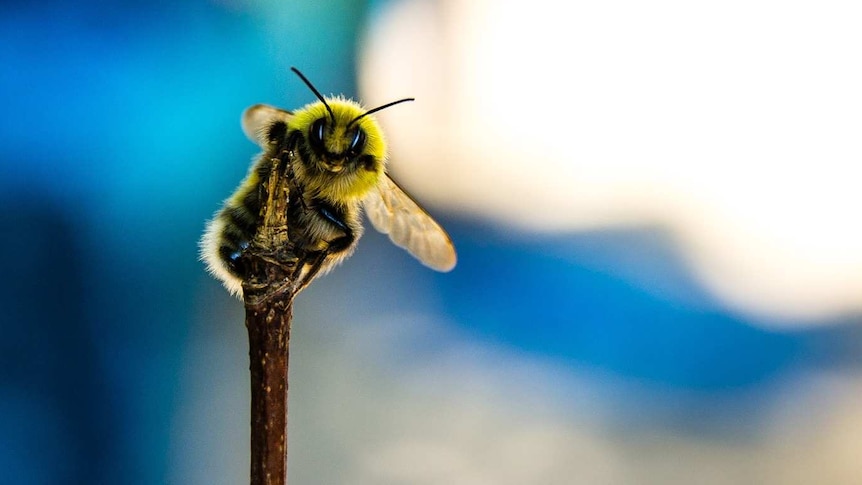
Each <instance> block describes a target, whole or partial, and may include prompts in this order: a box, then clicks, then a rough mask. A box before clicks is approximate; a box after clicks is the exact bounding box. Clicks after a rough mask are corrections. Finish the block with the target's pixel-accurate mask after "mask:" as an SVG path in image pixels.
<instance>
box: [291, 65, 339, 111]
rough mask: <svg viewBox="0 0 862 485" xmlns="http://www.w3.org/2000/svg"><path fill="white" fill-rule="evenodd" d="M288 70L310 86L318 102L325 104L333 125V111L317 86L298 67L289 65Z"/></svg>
mask: <svg viewBox="0 0 862 485" xmlns="http://www.w3.org/2000/svg"><path fill="white" fill-rule="evenodd" d="M290 70H291V71H293V72H295V73H296V75H297V76H299V78H300V79H302V82H304V83H305V85H306V86H308V87H309V88H311V92H313V93H314V95H315V96H317V99H319V100H320V102H321V103H323V105H324V106H326V111H329V117H330V118H331V119H332V124H333V125H334V124H335V113H333V112H332V108H330V107H329V105H328V104H326V99H324V98H323V96H322V95H321V94H320V91H318V90H317V88H315V87H314V85H313V84H311V81H309V80H308V78H307V77H305V76H304V75H303V74H302V73H301V72H299V69H297V68H295V67H291V68H290Z"/></svg>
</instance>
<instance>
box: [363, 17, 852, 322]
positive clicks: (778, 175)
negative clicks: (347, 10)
mask: <svg viewBox="0 0 862 485" xmlns="http://www.w3.org/2000/svg"><path fill="white" fill-rule="evenodd" d="M859 25H862V4H858V3H857V2H851V1H843V2H842V1H827V2H814V1H802V2H792V3H786V2H776V1H762V0H755V1H729V2H720V3H691V2H683V1H659V2H646V3H645V2H634V1H611V2H584V3H565V4H563V3H560V2H552V1H550V0H532V1H529V2H527V1H504V2H489V1H475V2H455V1H441V2H432V1H429V0H415V1H407V2H393V3H391V4H389V5H388V8H386V9H385V10H383V11H382V12H381V13H380V15H379V16H378V17H377V19H376V22H375V23H374V25H373V28H372V29H371V30H370V31H369V35H368V37H367V42H366V43H365V44H364V47H365V49H364V52H363V57H362V62H361V73H360V82H361V87H362V89H363V90H364V92H365V93H366V94H365V96H364V98H366V99H367V100H368V102H369V104H374V103H376V102H384V101H387V100H391V99H395V98H396V97H397V96H402V95H412V96H415V97H416V98H417V102H416V103H414V106H411V107H410V109H409V110H408V109H400V110H390V111H386V112H382V113H380V117H381V118H382V119H383V122H384V124H385V126H386V129H387V133H388V134H389V136H390V139H391V144H392V146H393V152H394V156H393V161H392V164H391V169H392V171H393V173H394V174H395V176H396V177H398V178H399V179H400V180H403V181H404V183H405V184H406V185H407V186H408V187H409V188H410V189H411V190H412V191H413V192H415V193H416V194H417V195H418V196H419V198H420V199H421V200H424V201H427V202H428V203H429V204H432V205H436V206H445V207H449V208H450V209H452V210H458V211H467V212H471V213H475V214H481V215H484V216H488V217H491V218H495V219H498V220H501V221H505V222H506V223H510V224H515V225H519V226H521V227H525V228H529V229H532V230H537V231H567V230H580V229H594V228H601V227H607V226H610V225H628V224H637V225H644V224H655V225H660V226H666V227H669V228H670V229H671V230H672V231H673V232H674V234H676V235H677V237H678V240H679V241H680V244H681V247H682V249H683V251H684V252H685V255H686V257H687V258H688V259H689V260H690V261H691V263H692V265H693V267H694V268H695V270H696V271H697V273H698V275H699V276H700V277H701V278H702V279H703V281H704V283H705V284H706V285H707V286H708V287H710V288H711V289H712V290H713V291H714V292H716V293H717V294H718V295H719V296H720V297H723V298H724V299H725V301H727V302H728V303H729V304H731V305H733V306H735V307H736V308H739V309H741V310H744V311H747V312H749V313H755V314H765V315H769V316H780V317H789V318H791V319H793V318H799V319H805V318H812V317H828V316H832V315H837V314H841V313H843V312H851V311H859V310H862V250H860V248H862V225H860V224H859V215H858V213H859V209H860V207H862V191H860V190H859V189H858V187H859V185H860V184H859V181H860V175H862V170H860V168H859V167H860V165H862V142H860V140H862V137H860V134H862V90H860V89H859V86H862V64H860V63H859V62H857V60H858V59H860V58H862V29H859V28H858V26H859ZM396 111H397V112H396Z"/></svg>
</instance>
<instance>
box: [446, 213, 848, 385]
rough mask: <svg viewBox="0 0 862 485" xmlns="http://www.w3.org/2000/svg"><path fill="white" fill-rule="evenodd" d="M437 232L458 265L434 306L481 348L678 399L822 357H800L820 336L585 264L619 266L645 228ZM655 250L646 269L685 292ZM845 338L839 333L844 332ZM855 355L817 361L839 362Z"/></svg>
mask: <svg viewBox="0 0 862 485" xmlns="http://www.w3.org/2000/svg"><path fill="white" fill-rule="evenodd" d="M449 228H450V231H451V233H452V235H453V238H454V239H455V241H456V242H457V244H458V251H459V262H458V267H457V270H456V271H453V272H452V273H450V274H446V275H445V276H441V277H440V278H439V280H438V281H439V282H440V288H441V291H442V292H443V294H444V298H443V301H445V302H446V305H447V307H448V308H447V309H448V311H449V313H450V315H451V316H452V317H453V318H455V319H456V320H457V321H458V322H460V323H462V324H463V325H464V326H465V327H467V328H469V329H471V330H472V331H473V332H475V333H476V334H478V335H481V336H482V337H483V338H487V339H491V340H495V341H499V342H502V343H505V344H507V345H510V346H513V347H516V348H520V349H524V350H527V351H529V352H534V353H537V354H543V355H551V356H557V357H561V358H564V359H566V360H569V361H571V362H573V363H577V364H581V365H587V366H594V367H598V368H602V369H605V370H606V371H609V372H612V373H616V374H619V375H622V376H626V377H632V378H636V379H639V380H642V381H644V382H652V383H654V384H655V385H659V386H669V387H673V388H679V389H690V390H708V391H709V390H711V391H719V390H729V389H733V388H739V387H745V386H750V385H754V384H759V383H763V382H764V381H769V380H773V379H776V378H780V377H783V376H786V375H787V373H792V372H796V371H798V370H799V369H800V368H801V367H805V366H810V365H812V364H813V363H814V362H815V360H820V359H822V358H824V357H825V356H824V355H823V354H822V353H821V354H818V355H819V358H817V359H815V358H814V355H815V354H814V353H813V352H812V349H813V346H816V345H817V344H815V343H814V342H822V339H823V338H825V337H823V336H821V337H820V338H818V339H814V337H815V336H816V335H819V334H820V333H822V332H823V331H799V332H790V331H787V332H778V331H770V330H767V329H765V328H763V327H761V326H757V324H759V323H762V322H757V321H746V320H744V319H742V318H740V317H738V316H735V315H733V314H731V313H730V312H729V311H728V310H726V309H722V308H721V307H720V306H718V305H717V304H714V303H712V302H709V301H708V300H701V301H695V302H694V303H692V302H691V301H675V300H673V299H669V298H668V297H667V296H664V297H661V296H657V292H655V291H654V289H652V288H649V287H647V286H642V285H638V284H634V283H633V282H632V279H631V278H623V277H621V276H620V275H619V274H615V273H614V271H613V265H612V264H611V265H606V266H605V267H604V268H597V267H596V264H595V263H594V261H591V257H593V256H596V251H595V250H596V248H604V249H603V251H602V254H601V255H600V256H599V257H598V258H597V259H603V260H605V261H606V262H608V261H610V262H613V260H614V259H616V260H617V261H625V260H626V259H627V255H626V252H627V251H629V252H632V251H641V250H642V248H640V247H639V246H641V245H642V244H643V242H644V241H645V240H646V241H648V240H651V239H653V240H654V239H655V238H654V237H651V236H650V234H649V233H650V232H652V231H651V230H649V229H645V230H631V231H608V232H598V233H581V234H571V235H569V236H564V237H560V236H555V237H547V238H542V237H537V236H532V237H531V239H529V240H526V239H523V238H521V239H519V237H518V236H515V237H504V236H502V235H501V234H500V233H499V232H497V231H495V230H494V229H493V228H489V227H485V228H483V227H481V226H476V225H471V224H467V223H463V222H461V223H459V222H454V223H451V224H450V225H449ZM656 231H657V230H656ZM657 249H658V250H656V251H653V254H652V255H651V258H652V263H653V266H654V267H653V270H661V268H663V267H666V268H670V274H671V276H672V278H675V279H680V278H681V277H682V278H685V279H684V280H683V281H677V283H679V284H681V285H683V286H688V287H697V283H696V282H695V281H693V280H692V279H691V278H690V277H686V276H685V273H684V272H683V271H680V267H681V263H680V262H679V261H678V260H677V259H676V258H675V257H673V252H672V251H671V248H667V247H666V248H664V250H661V248H657ZM848 322H853V319H852V318H849V319H848ZM856 323H858V319H857V320H856ZM855 328H856V325H852V324H848V325H847V327H846V328H845V329H844V331H845V332H846V331H848V330H850V329H855ZM841 333H843V332H841ZM837 340H840V338H839V339H837ZM857 347H858V345H848V346H847V348H846V349H845V352H836V353H835V354H832V355H830V356H829V357H828V358H829V359H846V357H842V356H845V355H855V353H856V350H857Z"/></svg>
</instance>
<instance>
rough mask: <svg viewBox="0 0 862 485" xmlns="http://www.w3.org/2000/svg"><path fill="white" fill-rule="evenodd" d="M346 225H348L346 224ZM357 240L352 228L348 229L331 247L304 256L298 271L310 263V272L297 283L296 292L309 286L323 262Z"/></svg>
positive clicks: (330, 244)
mask: <svg viewBox="0 0 862 485" xmlns="http://www.w3.org/2000/svg"><path fill="white" fill-rule="evenodd" d="M345 227H346V226H345ZM355 241H356V236H355V235H354V232H353V231H351V230H349V229H348V230H347V234H346V235H344V236H342V237H339V238H338V239H335V240H334V241H332V242H330V243H329V247H327V248H326V249H324V250H322V251H315V252H314V253H311V254H310V255H309V256H308V257H306V258H304V261H303V264H302V265H300V266H299V267H298V269H297V271H302V267H303V266H305V265H309V269H308V272H306V273H305V276H303V278H302V281H301V282H300V283H299V285H297V290H296V292H297V293H299V292H300V291H302V290H303V289H305V287H306V286H308V285H309V284H310V283H311V281H312V280H314V278H315V277H316V276H317V274H318V273H319V272H320V270H321V269H322V268H323V264H324V263H325V262H326V260H327V259H328V258H331V257H333V256H335V257H337V255H338V254H339V253H342V252H344V251H346V250H347V249H348V248H350V246H351V245H352V244H353V243H354V242H355Z"/></svg>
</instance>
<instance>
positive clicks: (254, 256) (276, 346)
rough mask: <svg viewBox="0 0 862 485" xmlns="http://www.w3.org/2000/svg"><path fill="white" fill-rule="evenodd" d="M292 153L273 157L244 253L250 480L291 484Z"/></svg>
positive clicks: (294, 274)
mask: <svg viewBox="0 0 862 485" xmlns="http://www.w3.org/2000/svg"><path fill="white" fill-rule="evenodd" d="M289 156H290V155H289V154H288V153H287V152H283V153H282V154H281V156H280V157H278V158H272V159H271V160H272V163H273V167H272V170H271V171H270V173H269V179H268V180H267V181H266V183H265V184H263V187H262V193H261V195H262V197H261V212H260V214H261V218H260V221H261V223H260V225H259V226H258V230H257V233H256V234H255V237H254V240H253V241H252V242H251V243H250V244H249V247H248V248H247V249H246V250H245V251H244V252H243V255H242V256H241V264H242V265H243V268H244V269H245V271H246V275H247V277H246V279H245V281H244V282H243V300H244V301H245V325H246V327H247V329H248V343H249V359H250V365H249V370H250V371H251V482H250V483H251V485H286V484H287V391H288V355H289V349H290V324H291V319H292V317H293V311H292V309H293V297H294V296H295V295H296V292H297V289H298V288H297V279H298V275H299V271H296V269H297V268H300V267H301V265H299V264H298V258H297V257H296V255H295V254H294V251H293V245H292V244H291V243H290V241H289V239H288V230H287V212H288V211H287V206H288V203H289V201H290V200H291V198H290V195H291V194H290V185H291V184H290V183H289V177H288V176H287V175H286V174H287V173H289V171H288V170H285V168H286V167H287V166H288V164H289V162H290V160H289Z"/></svg>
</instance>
